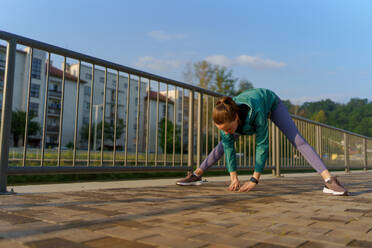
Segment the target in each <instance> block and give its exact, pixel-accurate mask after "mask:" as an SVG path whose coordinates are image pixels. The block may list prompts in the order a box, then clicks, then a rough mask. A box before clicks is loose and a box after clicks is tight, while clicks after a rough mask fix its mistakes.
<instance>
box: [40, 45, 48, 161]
mask: <svg viewBox="0 0 372 248" xmlns="http://www.w3.org/2000/svg"><path fill="white" fill-rule="evenodd" d="M49 71H50V52H48V64H47V76H46V85H45V99H44V117H43V124H44V125H43V136H42V144H41V163H40V165H41V166H44V152H45V133H46V128H47V127H46V123H47V113H48V91H49V89H48V88H49Z"/></svg>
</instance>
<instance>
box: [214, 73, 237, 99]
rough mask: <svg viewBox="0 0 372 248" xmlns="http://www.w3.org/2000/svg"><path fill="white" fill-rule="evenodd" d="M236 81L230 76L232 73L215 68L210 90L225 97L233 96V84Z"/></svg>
mask: <svg viewBox="0 0 372 248" xmlns="http://www.w3.org/2000/svg"><path fill="white" fill-rule="evenodd" d="M237 80H238V79H237V78H235V77H234V76H233V75H232V71H231V70H228V69H227V68H226V67H220V66H216V68H215V78H214V83H213V84H212V86H211V90H213V91H216V92H218V93H221V94H223V95H227V96H234V95H235V93H236V92H235V89H234V88H235V83H236V81H237Z"/></svg>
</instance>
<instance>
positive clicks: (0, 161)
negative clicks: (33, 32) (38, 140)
mask: <svg viewBox="0 0 372 248" xmlns="http://www.w3.org/2000/svg"><path fill="white" fill-rule="evenodd" d="M16 49H17V42H16V40H10V41H8V44H7V48H6V64H5V75H4V76H5V77H4V89H3V105H2V106H3V110H2V111H1V120H2V121H1V123H0V125H1V129H0V193H4V194H6V193H7V190H6V188H7V180H8V164H9V161H8V158H9V157H8V156H9V142H8V141H9V138H10V130H11V118H12V103H13V88H14V76H15V75H14V73H15V62H16V53H17V51H16Z"/></svg>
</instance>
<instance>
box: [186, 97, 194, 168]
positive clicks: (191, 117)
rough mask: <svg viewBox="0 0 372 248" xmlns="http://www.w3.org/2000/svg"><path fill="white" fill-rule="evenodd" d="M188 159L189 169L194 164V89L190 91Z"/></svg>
mask: <svg viewBox="0 0 372 248" xmlns="http://www.w3.org/2000/svg"><path fill="white" fill-rule="evenodd" d="M188 127H189V130H188V161H187V165H188V167H189V170H193V169H194V168H193V166H194V90H190V91H189V125H188Z"/></svg>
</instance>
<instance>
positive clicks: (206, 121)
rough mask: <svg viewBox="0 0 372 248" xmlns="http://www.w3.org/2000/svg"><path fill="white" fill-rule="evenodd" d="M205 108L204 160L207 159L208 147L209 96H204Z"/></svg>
mask: <svg viewBox="0 0 372 248" xmlns="http://www.w3.org/2000/svg"><path fill="white" fill-rule="evenodd" d="M206 98H207V99H206V105H207V106H206V107H205V112H206V113H205V129H206V130H205V158H207V157H208V148H209V147H208V146H209V98H210V97H209V96H208V95H206Z"/></svg>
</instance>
